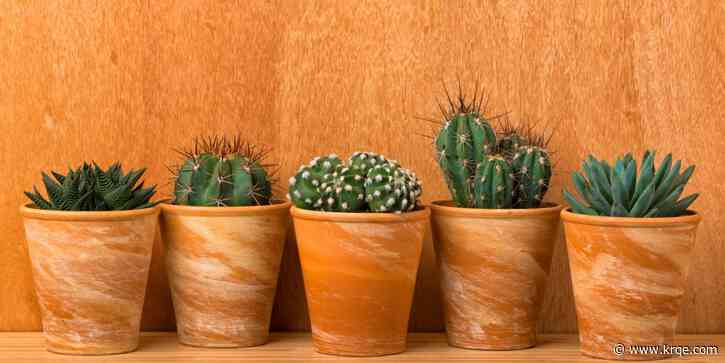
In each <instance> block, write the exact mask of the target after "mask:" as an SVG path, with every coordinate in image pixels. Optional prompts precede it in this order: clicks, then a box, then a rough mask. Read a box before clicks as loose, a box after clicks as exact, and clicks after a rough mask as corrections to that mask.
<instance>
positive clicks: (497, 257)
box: [431, 201, 562, 350]
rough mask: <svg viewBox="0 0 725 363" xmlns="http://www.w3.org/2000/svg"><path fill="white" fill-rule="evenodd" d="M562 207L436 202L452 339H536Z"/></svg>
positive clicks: (503, 344)
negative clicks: (483, 206)
mask: <svg viewBox="0 0 725 363" xmlns="http://www.w3.org/2000/svg"><path fill="white" fill-rule="evenodd" d="M561 209H562V207H561V206H559V205H554V204H549V205H545V206H542V207H541V208H531V209H476V208H459V207H456V206H455V204H454V203H453V202H452V201H437V202H433V204H432V205H431V210H432V217H431V220H432V227H433V241H434V246H435V249H436V256H437V260H438V266H439V270H440V274H441V290H442V293H443V311H444V315H445V324H446V334H447V337H448V343H449V344H450V345H452V346H454V347H459V348H467V349H480V350H514V349H523V348H529V347H532V346H534V345H536V325H537V323H538V320H539V312H540V310H541V303H542V298H543V296H544V289H545V287H546V283H547V279H548V275H549V267H550V265H551V257H552V254H553V250H554V245H555V243H556V241H557V235H558V229H559V213H560V212H561Z"/></svg>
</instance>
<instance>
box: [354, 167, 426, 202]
mask: <svg viewBox="0 0 725 363" xmlns="http://www.w3.org/2000/svg"><path fill="white" fill-rule="evenodd" d="M420 194H421V184H420V181H419V180H418V178H417V177H416V176H415V174H413V173H412V172H410V171H409V170H407V169H403V168H401V167H400V166H399V165H398V164H397V163H389V164H387V165H376V166H374V167H373V168H372V169H370V170H369V171H368V174H367V178H366V179H365V195H366V199H367V202H368V204H369V205H370V210H371V211H373V212H398V213H399V212H405V211H411V210H413V209H415V207H416V200H417V198H418V197H419V196H420Z"/></svg>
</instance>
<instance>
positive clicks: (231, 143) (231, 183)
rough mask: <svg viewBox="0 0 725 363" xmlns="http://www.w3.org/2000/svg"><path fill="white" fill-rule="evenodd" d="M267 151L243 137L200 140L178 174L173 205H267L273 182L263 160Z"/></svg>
mask: <svg viewBox="0 0 725 363" xmlns="http://www.w3.org/2000/svg"><path fill="white" fill-rule="evenodd" d="M267 153H268V150H265V149H260V148H258V147H255V146H253V145H252V144H250V143H247V142H244V141H242V139H241V138H240V137H235V138H233V139H228V138H226V137H214V138H204V139H199V138H197V139H196V140H195V141H194V148H193V150H189V151H183V152H181V154H182V155H183V156H184V161H183V162H182V164H181V166H180V167H179V168H178V170H176V171H175V184H174V185H175V187H174V196H175V200H174V203H175V204H178V205H192V206H216V207H225V206H249V205H267V204H269V203H270V199H271V198H272V181H271V177H270V175H269V174H268V173H267V171H266V170H265V167H264V165H262V164H261V162H262V160H263V159H264V157H265V156H266V154H267Z"/></svg>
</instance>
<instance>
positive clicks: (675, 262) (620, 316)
mask: <svg viewBox="0 0 725 363" xmlns="http://www.w3.org/2000/svg"><path fill="white" fill-rule="evenodd" d="M561 216H562V220H563V221H564V229H565V232H566V245H567V250H568V254H569V265H570V267H571V277H572V283H573V286H574V299H575V302H576V312H577V321H578V325H579V340H580V341H581V350H582V353H584V354H585V355H588V356H592V357H597V358H605V359H617V360H653V359H661V358H667V357H668V356H667V355H661V354H660V355H657V354H650V355H645V354H639V355H633V354H628V353H627V352H626V347H630V346H633V345H662V344H669V345H672V344H673V343H674V342H673V339H674V335H675V326H676V325H677V316H678V315H679V312H680V306H681V303H682V296H683V295H684V293H685V287H686V281H687V270H688V267H689V264H690V255H691V252H692V249H693V246H694V244H695V232H696V230H697V226H698V223H699V222H700V216H699V215H698V214H696V213H694V212H693V213H692V214H690V215H686V216H682V217H674V218H619V217H599V216H586V215H581V214H575V213H571V212H569V211H566V210H565V211H563V212H562V213H561ZM617 344H622V345H623V346H624V347H625V353H624V354H617V353H615V346H616V345H617Z"/></svg>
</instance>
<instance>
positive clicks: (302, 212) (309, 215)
mask: <svg viewBox="0 0 725 363" xmlns="http://www.w3.org/2000/svg"><path fill="white" fill-rule="evenodd" d="M290 212H291V213H292V217H294V218H295V219H307V220H315V221H328V222H347V223H405V222H412V221H417V220H422V219H428V218H429V217H430V208H428V206H425V205H424V206H423V208H421V209H419V210H416V211H413V212H405V213H376V212H367V213H346V212H323V211H316V210H309V209H300V208H297V207H295V206H292V209H290Z"/></svg>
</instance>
